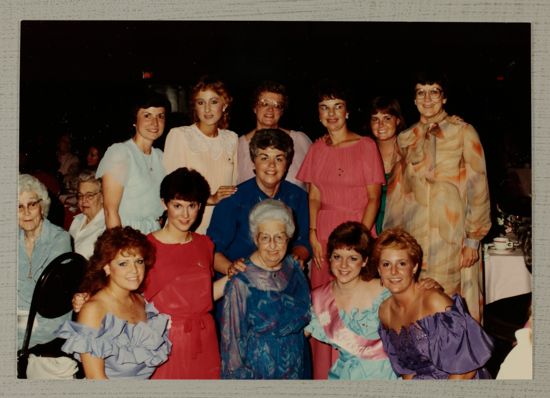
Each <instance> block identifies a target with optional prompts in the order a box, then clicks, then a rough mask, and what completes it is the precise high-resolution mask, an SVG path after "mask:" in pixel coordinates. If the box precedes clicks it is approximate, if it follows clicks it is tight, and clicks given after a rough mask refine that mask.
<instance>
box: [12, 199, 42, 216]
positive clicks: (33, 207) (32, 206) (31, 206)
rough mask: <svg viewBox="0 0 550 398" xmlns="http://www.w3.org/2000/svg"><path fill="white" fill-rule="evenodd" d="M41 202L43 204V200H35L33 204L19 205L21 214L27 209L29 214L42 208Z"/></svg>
mask: <svg viewBox="0 0 550 398" xmlns="http://www.w3.org/2000/svg"><path fill="white" fill-rule="evenodd" d="M40 202H42V198H38V199H36V200H33V201H32V202H29V203H27V204H26V205H24V204H21V203H19V205H18V209H19V212H20V213H22V212H23V211H24V210H25V209H26V210H27V211H29V212H30V211H35V210H37V209H38V208H40Z"/></svg>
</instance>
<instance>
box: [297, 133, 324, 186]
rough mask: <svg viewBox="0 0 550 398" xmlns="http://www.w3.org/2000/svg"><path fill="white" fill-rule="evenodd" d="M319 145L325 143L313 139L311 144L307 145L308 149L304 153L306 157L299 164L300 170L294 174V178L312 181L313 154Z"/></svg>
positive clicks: (314, 154) (313, 168)
mask: <svg viewBox="0 0 550 398" xmlns="http://www.w3.org/2000/svg"><path fill="white" fill-rule="evenodd" d="M320 145H325V144H324V143H323V142H321V141H320V140H318V141H315V143H314V144H313V145H311V146H310V147H309V150H308V151H307V153H306V157H305V158H304V161H303V162H302V165H301V166H300V170H298V173H297V174H296V179H297V180H300V181H303V182H307V183H310V182H312V181H313V172H314V170H315V156H316V153H317V151H319V149H320V147H319V146H320Z"/></svg>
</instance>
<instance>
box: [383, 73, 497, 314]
mask: <svg viewBox="0 0 550 398" xmlns="http://www.w3.org/2000/svg"><path fill="white" fill-rule="evenodd" d="M414 93H415V100H414V102H415V104H416V107H417V109H418V112H419V113H420V121H419V122H418V123H416V124H414V125H412V126H411V127H410V128H409V129H407V130H405V131H403V132H402V133H401V134H400V135H399V137H398V139H397V143H398V145H399V150H400V152H401V153H402V156H403V157H402V160H401V162H400V163H399V166H398V170H397V171H396V172H394V173H392V176H391V178H390V181H389V183H388V196H387V205H386V215H385V220H384V229H386V228H392V227H402V228H404V229H405V230H406V231H407V232H409V233H411V234H412V235H413V236H414V238H415V239H416V240H417V241H418V242H419V243H420V246H421V247H422V250H423V252H424V253H425V256H424V258H423V261H422V264H421V274H420V275H421V277H430V278H433V279H435V280H436V281H437V282H439V283H440V284H441V285H442V286H443V288H444V289H445V293H446V294H447V295H450V296H452V295H454V294H455V293H458V294H460V295H462V296H463V297H464V298H465V300H466V303H467V305H468V309H469V311H470V313H471V314H472V316H473V317H474V318H475V319H477V320H480V307H481V305H480V304H481V303H482V296H481V289H480V286H479V281H480V280H481V277H480V268H479V267H480V263H479V242H480V241H481V239H483V237H484V236H485V235H486V234H487V232H488V231H489V228H490V227H491V218H490V205H489V189H488V184H487V173H486V168H485V156H484V153H483V146H482V145H481V141H480V139H479V136H478V134H477V132H476V130H475V129H474V128H473V127H472V126H471V125H469V124H468V123H465V122H463V121H461V120H459V119H457V118H453V117H449V116H448V114H447V112H446V111H445V104H446V103H447V85H446V79H445V77H444V76H443V75H442V74H441V73H434V72H425V73H420V74H418V76H417V78H416V81H415V92H414Z"/></svg>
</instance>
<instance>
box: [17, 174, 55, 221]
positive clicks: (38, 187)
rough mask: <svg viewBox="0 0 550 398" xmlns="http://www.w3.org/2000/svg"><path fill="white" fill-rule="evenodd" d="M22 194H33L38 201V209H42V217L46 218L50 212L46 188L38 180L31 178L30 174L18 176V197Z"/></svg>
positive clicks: (49, 201)
mask: <svg viewBox="0 0 550 398" xmlns="http://www.w3.org/2000/svg"><path fill="white" fill-rule="evenodd" d="M23 192H32V193H35V194H36V195H37V196H38V198H39V199H41V200H40V207H41V208H42V217H44V218H46V217H47V216H48V212H49V211H50V204H51V200H50V196H49V195H48V190H47V189H46V186H45V185H44V184H42V183H41V182H40V180H38V178H36V177H33V176H31V175H30V174H19V195H21V194H22V193H23Z"/></svg>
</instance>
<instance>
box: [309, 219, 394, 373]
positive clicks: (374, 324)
mask: <svg viewBox="0 0 550 398" xmlns="http://www.w3.org/2000/svg"><path fill="white" fill-rule="evenodd" d="M371 243H372V238H371V236H370V233H369V230H368V229H367V227H365V225H364V224H362V223H360V222H354V221H348V222H345V223H343V224H340V225H339V226H338V227H336V228H335V229H334V230H333V231H332V233H331V234H330V236H329V239H328V243H327V257H328V261H329V263H330V271H331V273H332V275H334V280H333V281H330V282H328V283H326V284H325V285H322V286H319V287H318V288H316V289H315V290H313V292H312V293H311V296H312V310H311V313H312V319H311V322H310V324H309V325H308V326H307V327H306V329H305V330H306V333H307V334H311V335H312V336H313V338H315V339H317V340H319V341H321V342H323V343H326V344H330V345H331V346H332V347H334V348H335V349H336V350H338V354H339V355H338V359H337V360H336V361H335V362H334V364H333V365H332V367H331V368H330V370H329V373H328V378H329V379H333V380H335V379H336V380H393V379H396V378H397V375H396V374H395V372H394V371H393V370H392V367H391V363H390V361H389V359H388V356H387V355H386V353H385V352H384V349H383V347H382V341H381V340H380V336H379V335H378V325H379V321H378V307H379V306H380V304H381V303H382V301H384V300H385V299H386V298H388V297H389V296H390V293H389V292H388V291H387V290H386V289H384V288H383V287H382V286H381V285H380V280H379V279H378V277H377V276H378V274H377V272H376V267H372V266H370V265H369V264H368V254H369V250H370V246H371ZM313 366H315V363H314V364H313Z"/></svg>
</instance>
